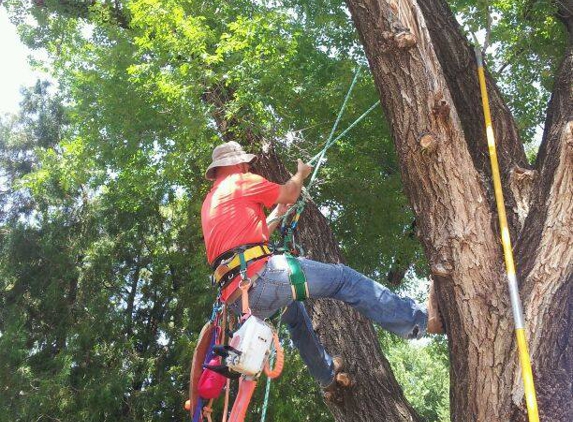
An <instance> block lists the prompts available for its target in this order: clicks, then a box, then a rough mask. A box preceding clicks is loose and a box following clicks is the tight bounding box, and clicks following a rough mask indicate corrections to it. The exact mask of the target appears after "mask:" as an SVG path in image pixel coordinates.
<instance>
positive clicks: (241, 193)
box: [201, 173, 280, 301]
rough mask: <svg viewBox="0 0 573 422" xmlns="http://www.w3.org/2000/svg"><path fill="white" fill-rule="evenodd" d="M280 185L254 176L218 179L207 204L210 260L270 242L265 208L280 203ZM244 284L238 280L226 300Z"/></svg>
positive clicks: (204, 221) (204, 220) (253, 268)
mask: <svg viewBox="0 0 573 422" xmlns="http://www.w3.org/2000/svg"><path fill="white" fill-rule="evenodd" d="M279 188H280V185H277V184H276V183H272V182H269V181H268V180H266V179H265V178H264V177H261V176H258V175H256V174H252V173H233V174H230V175H228V176H227V177H224V178H221V179H217V180H216V181H215V184H214V185H213V188H212V189H211V191H210V192H209V194H208V195H207V197H206V198H205V201H203V207H202V208H201V225H202V227H203V238H204V239H205V247H206V249H207V260H208V261H209V264H212V263H213V261H214V260H215V258H217V257H218V256H219V255H221V254H222V253H224V252H227V251H228V250H231V249H233V248H236V247H237V246H241V245H245V244H247V243H263V242H268V240H269V228H268V226H267V222H266V216H265V213H264V211H263V206H265V207H267V208H270V207H272V206H273V204H275V203H276V201H277V198H278V196H279ZM266 261H267V259H261V260H258V261H255V262H254V263H253V264H251V265H249V268H248V270H247V275H248V276H249V277H252V276H253V275H254V274H256V273H257V272H258V271H259V270H260V269H261V268H262V267H263V266H264V264H265V263H266ZM239 281H240V277H236V278H235V279H234V280H233V281H232V282H231V283H230V284H228V285H227V287H226V288H225V289H224V290H223V292H222V300H223V301H226V300H227V298H228V297H229V296H230V295H231V293H233V292H234V291H235V289H236V288H237V286H238V284H239Z"/></svg>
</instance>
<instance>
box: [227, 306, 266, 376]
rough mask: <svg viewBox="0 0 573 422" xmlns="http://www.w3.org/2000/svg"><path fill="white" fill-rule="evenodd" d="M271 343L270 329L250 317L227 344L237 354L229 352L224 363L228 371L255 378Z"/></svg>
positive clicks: (260, 321)
mask: <svg viewBox="0 0 573 422" xmlns="http://www.w3.org/2000/svg"><path fill="white" fill-rule="evenodd" d="M272 341H273V330H272V328H271V327H270V326H269V325H268V324H267V323H266V322H264V321H262V320H260V319H259V318H257V317H254V316H252V315H251V316H250V317H249V318H247V320H246V321H245V322H244V323H243V325H241V328H239V329H238V330H237V331H236V332H235V333H234V334H233V337H232V338H231V341H230V342H229V346H231V347H232V348H233V349H235V350H237V351H238V352H239V353H234V352H230V353H229V356H228V357H227V359H226V360H225V362H226V364H227V366H228V367H229V369H232V370H233V371H236V372H239V373H241V374H244V375H246V376H249V377H253V378H256V377H258V376H259V374H260V373H261V371H262V370H263V368H264V366H265V363H266V360H267V359H268V357H269V354H270V350H271V345H272Z"/></svg>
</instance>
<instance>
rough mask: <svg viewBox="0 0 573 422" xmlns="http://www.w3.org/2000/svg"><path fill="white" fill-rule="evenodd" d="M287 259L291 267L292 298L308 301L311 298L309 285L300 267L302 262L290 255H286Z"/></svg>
mask: <svg viewBox="0 0 573 422" xmlns="http://www.w3.org/2000/svg"><path fill="white" fill-rule="evenodd" d="M285 258H286V261H287V264H288V266H289V280H290V287H291V290H292V297H293V299H294V300H299V301H302V300H306V299H307V298H308V297H309V294H308V283H307V281H306V276H305V275H304V272H303V271H302V268H301V266H300V262H298V259H297V258H296V257H294V256H292V255H290V254H288V253H285Z"/></svg>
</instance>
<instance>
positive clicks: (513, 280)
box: [475, 48, 539, 422]
mask: <svg viewBox="0 0 573 422" xmlns="http://www.w3.org/2000/svg"><path fill="white" fill-rule="evenodd" d="M475 52H476V59H477V65H478V76H479V84H480V90H481V98H482V104H483V114H484V118H485V127H486V134H487V145H488V148H489V158H490V162H491V173H492V178H493V188H494V191H495V202H496V205H497V213H498V216H499V227H500V229H501V243H502V245H503V255H504V257H505V269H506V271H507V282H508V285H509V294H510V297H511V308H512V310H513V320H514V321H515V336H516V337H517V349H518V352H519V363H520V364H521V375H522V378H523V385H524V389H525V402H526V404H527V415H528V417H529V422H539V412H538V409H537V399H536V397H535V386H534V384H533V373H532V372H531V361H530V358H529V352H528V350H527V342H526V340H525V323H524V317H523V308H522V306H521V299H520V298H519V289H518V287H517V276H516V274H515V264H514V263H513V250H512V247H511V239H510V237H509V230H508V228H507V217H506V215H505V202H504V199H503V191H502V189H501V179H500V177H499V165H498V162H497V152H496V149H495V137H494V135H493V127H492V124H491V114H490V110H489V99H488V96H487V88H486V83H485V73H484V69H483V59H482V56H481V52H480V51H479V49H478V48H476V49H475Z"/></svg>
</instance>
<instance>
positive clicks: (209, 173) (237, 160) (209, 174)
mask: <svg viewBox="0 0 573 422" xmlns="http://www.w3.org/2000/svg"><path fill="white" fill-rule="evenodd" d="M257 158H258V157H257V156H256V155H255V154H241V155H239V156H235V157H229V158H223V159H220V160H215V161H213V162H212V163H211V164H210V165H209V167H207V170H206V171H205V178H206V179H207V180H215V179H216V177H215V170H216V169H217V168H218V167H227V166H234V165H237V164H241V163H254V162H256V161H257Z"/></svg>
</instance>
